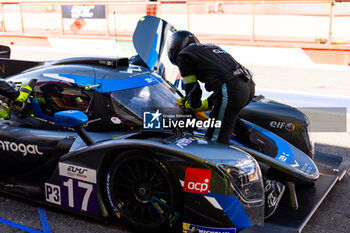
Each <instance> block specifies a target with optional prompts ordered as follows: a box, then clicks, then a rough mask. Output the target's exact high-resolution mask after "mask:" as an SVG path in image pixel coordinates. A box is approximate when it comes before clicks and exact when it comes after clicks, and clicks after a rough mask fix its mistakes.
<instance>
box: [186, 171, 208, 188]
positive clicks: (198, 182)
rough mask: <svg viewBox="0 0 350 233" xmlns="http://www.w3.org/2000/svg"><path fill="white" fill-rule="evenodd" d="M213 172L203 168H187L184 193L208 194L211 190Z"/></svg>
mask: <svg viewBox="0 0 350 233" xmlns="http://www.w3.org/2000/svg"><path fill="white" fill-rule="evenodd" d="M210 180H211V170H209V169H202V168H187V169H186V173H185V182H184V191H185V192H189V193H199V194H207V193H208V192H209V188H210Z"/></svg>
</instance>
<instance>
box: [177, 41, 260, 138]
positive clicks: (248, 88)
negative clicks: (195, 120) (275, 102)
mask: <svg viewBox="0 0 350 233" xmlns="http://www.w3.org/2000/svg"><path fill="white" fill-rule="evenodd" d="M176 64H177V66H178V67H179V70H180V73H181V76H182V77H183V78H184V82H185V91H186V96H187V98H188V101H189V105H190V106H191V107H192V108H199V107H201V105H202V102H201V96H202V90H201V89H200V86H199V83H198V82H197V80H198V81H200V82H202V83H204V84H205V89H206V90H207V91H209V92H213V94H212V95H211V96H210V97H209V98H208V105H209V109H212V111H211V112H210V118H215V119H216V120H221V122H222V123H221V128H218V129H215V128H209V129H208V131H207V133H206V136H207V138H208V139H210V140H212V141H217V142H220V143H224V144H228V143H229V141H230V138H231V135H232V133H233V132H234V133H235V134H236V135H237V136H243V135H244V134H245V133H246V132H245V131H246V130H247V127H246V126H245V125H244V123H243V122H242V121H241V120H238V121H237V119H238V114H239V112H240V111H241V109H242V108H244V107H245V106H246V105H247V104H249V103H250V102H251V100H252V99H253V97H254V93H255V84H254V82H253V80H252V79H247V78H245V77H243V75H234V73H233V71H236V70H238V69H242V68H243V69H245V68H244V67H243V66H242V65H240V64H239V63H238V62H237V61H236V60H235V59H233V57H232V56H231V55H230V54H228V53H227V52H226V51H224V50H223V49H221V48H220V47H218V46H216V45H211V44H209V45H206V44H191V45H189V46H187V47H186V48H184V49H183V50H181V51H180V53H179V54H178V56H177V58H176Z"/></svg>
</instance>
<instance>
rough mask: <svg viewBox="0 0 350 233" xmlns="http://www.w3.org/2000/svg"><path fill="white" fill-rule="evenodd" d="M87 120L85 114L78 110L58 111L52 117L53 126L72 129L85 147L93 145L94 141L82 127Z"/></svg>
mask: <svg viewBox="0 0 350 233" xmlns="http://www.w3.org/2000/svg"><path fill="white" fill-rule="evenodd" d="M88 120H89V118H88V117H87V116H86V114H85V113H83V112H81V111H78V110H67V111H60V112H56V113H55V114H54V116H53V121H54V122H55V125H58V126H65V127H71V128H74V130H75V132H76V133H77V134H78V135H79V136H80V137H81V139H83V141H84V142H85V143H86V145H91V144H94V141H93V140H92V138H91V137H90V136H89V135H88V134H87V133H86V131H85V129H84V128H83V127H82V125H83V124H85V123H87V122H88Z"/></svg>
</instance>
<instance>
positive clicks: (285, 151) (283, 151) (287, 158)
mask: <svg viewBox="0 0 350 233" xmlns="http://www.w3.org/2000/svg"><path fill="white" fill-rule="evenodd" d="M245 123H246V124H247V125H249V126H252V127H253V128H254V129H256V130H258V131H259V132H261V133H262V134H264V135H266V136H267V137H268V138H270V139H272V140H273V141H275V143H276V146H277V148H278V152H277V156H276V157H275V159H277V160H279V161H281V162H283V163H286V164H290V162H291V161H292V159H293V157H294V155H293V152H292V150H291V148H290V146H289V145H288V143H287V142H286V141H284V140H283V139H281V138H280V137H278V136H276V135H275V134H273V133H271V132H269V131H267V130H265V129H263V128H261V127H256V126H255V125H253V124H250V123H249V122H247V121H245Z"/></svg>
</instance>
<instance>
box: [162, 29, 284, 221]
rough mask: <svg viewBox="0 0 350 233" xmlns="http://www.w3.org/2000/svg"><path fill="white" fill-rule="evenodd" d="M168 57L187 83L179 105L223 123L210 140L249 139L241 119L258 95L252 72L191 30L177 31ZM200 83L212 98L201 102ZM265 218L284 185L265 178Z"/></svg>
mask: <svg viewBox="0 0 350 233" xmlns="http://www.w3.org/2000/svg"><path fill="white" fill-rule="evenodd" d="M168 56H169V59H170V61H171V62H172V63H173V64H174V65H177V66H178V68H179V70H180V73H181V76H182V78H183V82H184V84H185V92H186V97H185V98H181V99H179V100H178V104H179V105H180V106H183V107H185V108H188V109H191V110H192V111H194V112H202V111H208V110H211V112H210V114H209V116H210V117H211V118H214V119H216V120H220V121H221V127H220V128H209V129H208V130H207V133H206V137H207V138H208V140H211V141H214V142H219V143H223V144H229V141H230V139H231V136H232V133H235V135H236V136H237V137H238V138H239V139H240V140H241V141H247V140H249V127H247V126H246V125H245V124H244V123H243V122H242V121H241V120H240V119H239V117H238V114H239V112H240V111H241V110H242V109H243V108H244V107H245V106H246V105H248V104H249V103H250V102H251V101H252V99H253V97H254V93H255V83H254V82H253V79H252V73H251V72H250V71H249V70H248V69H246V68H245V67H244V66H242V65H241V64H239V63H238V62H237V61H236V60H235V59H234V58H233V57H232V56H231V55H230V54H228V53H227V52H226V51H225V50H223V49H221V48H220V47H219V46H216V45H213V44H200V42H199V40H198V39H197V38H196V36H195V35H194V34H192V33H191V32H189V31H184V30H182V31H176V32H175V33H173V34H172V35H171V37H170V40H169V42H168ZM198 81H200V82H202V83H204V84H205V88H206V90H207V91H209V92H213V94H212V95H211V96H209V97H208V99H206V100H204V101H201V97H202V90H201V88H200V85H199V83H198ZM264 184H265V218H267V217H269V216H271V215H272V213H273V212H274V211H275V210H276V208H277V205H278V202H279V200H280V199H281V197H282V195H283V192H284V186H283V185H282V184H281V183H279V182H277V181H274V180H267V179H264Z"/></svg>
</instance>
